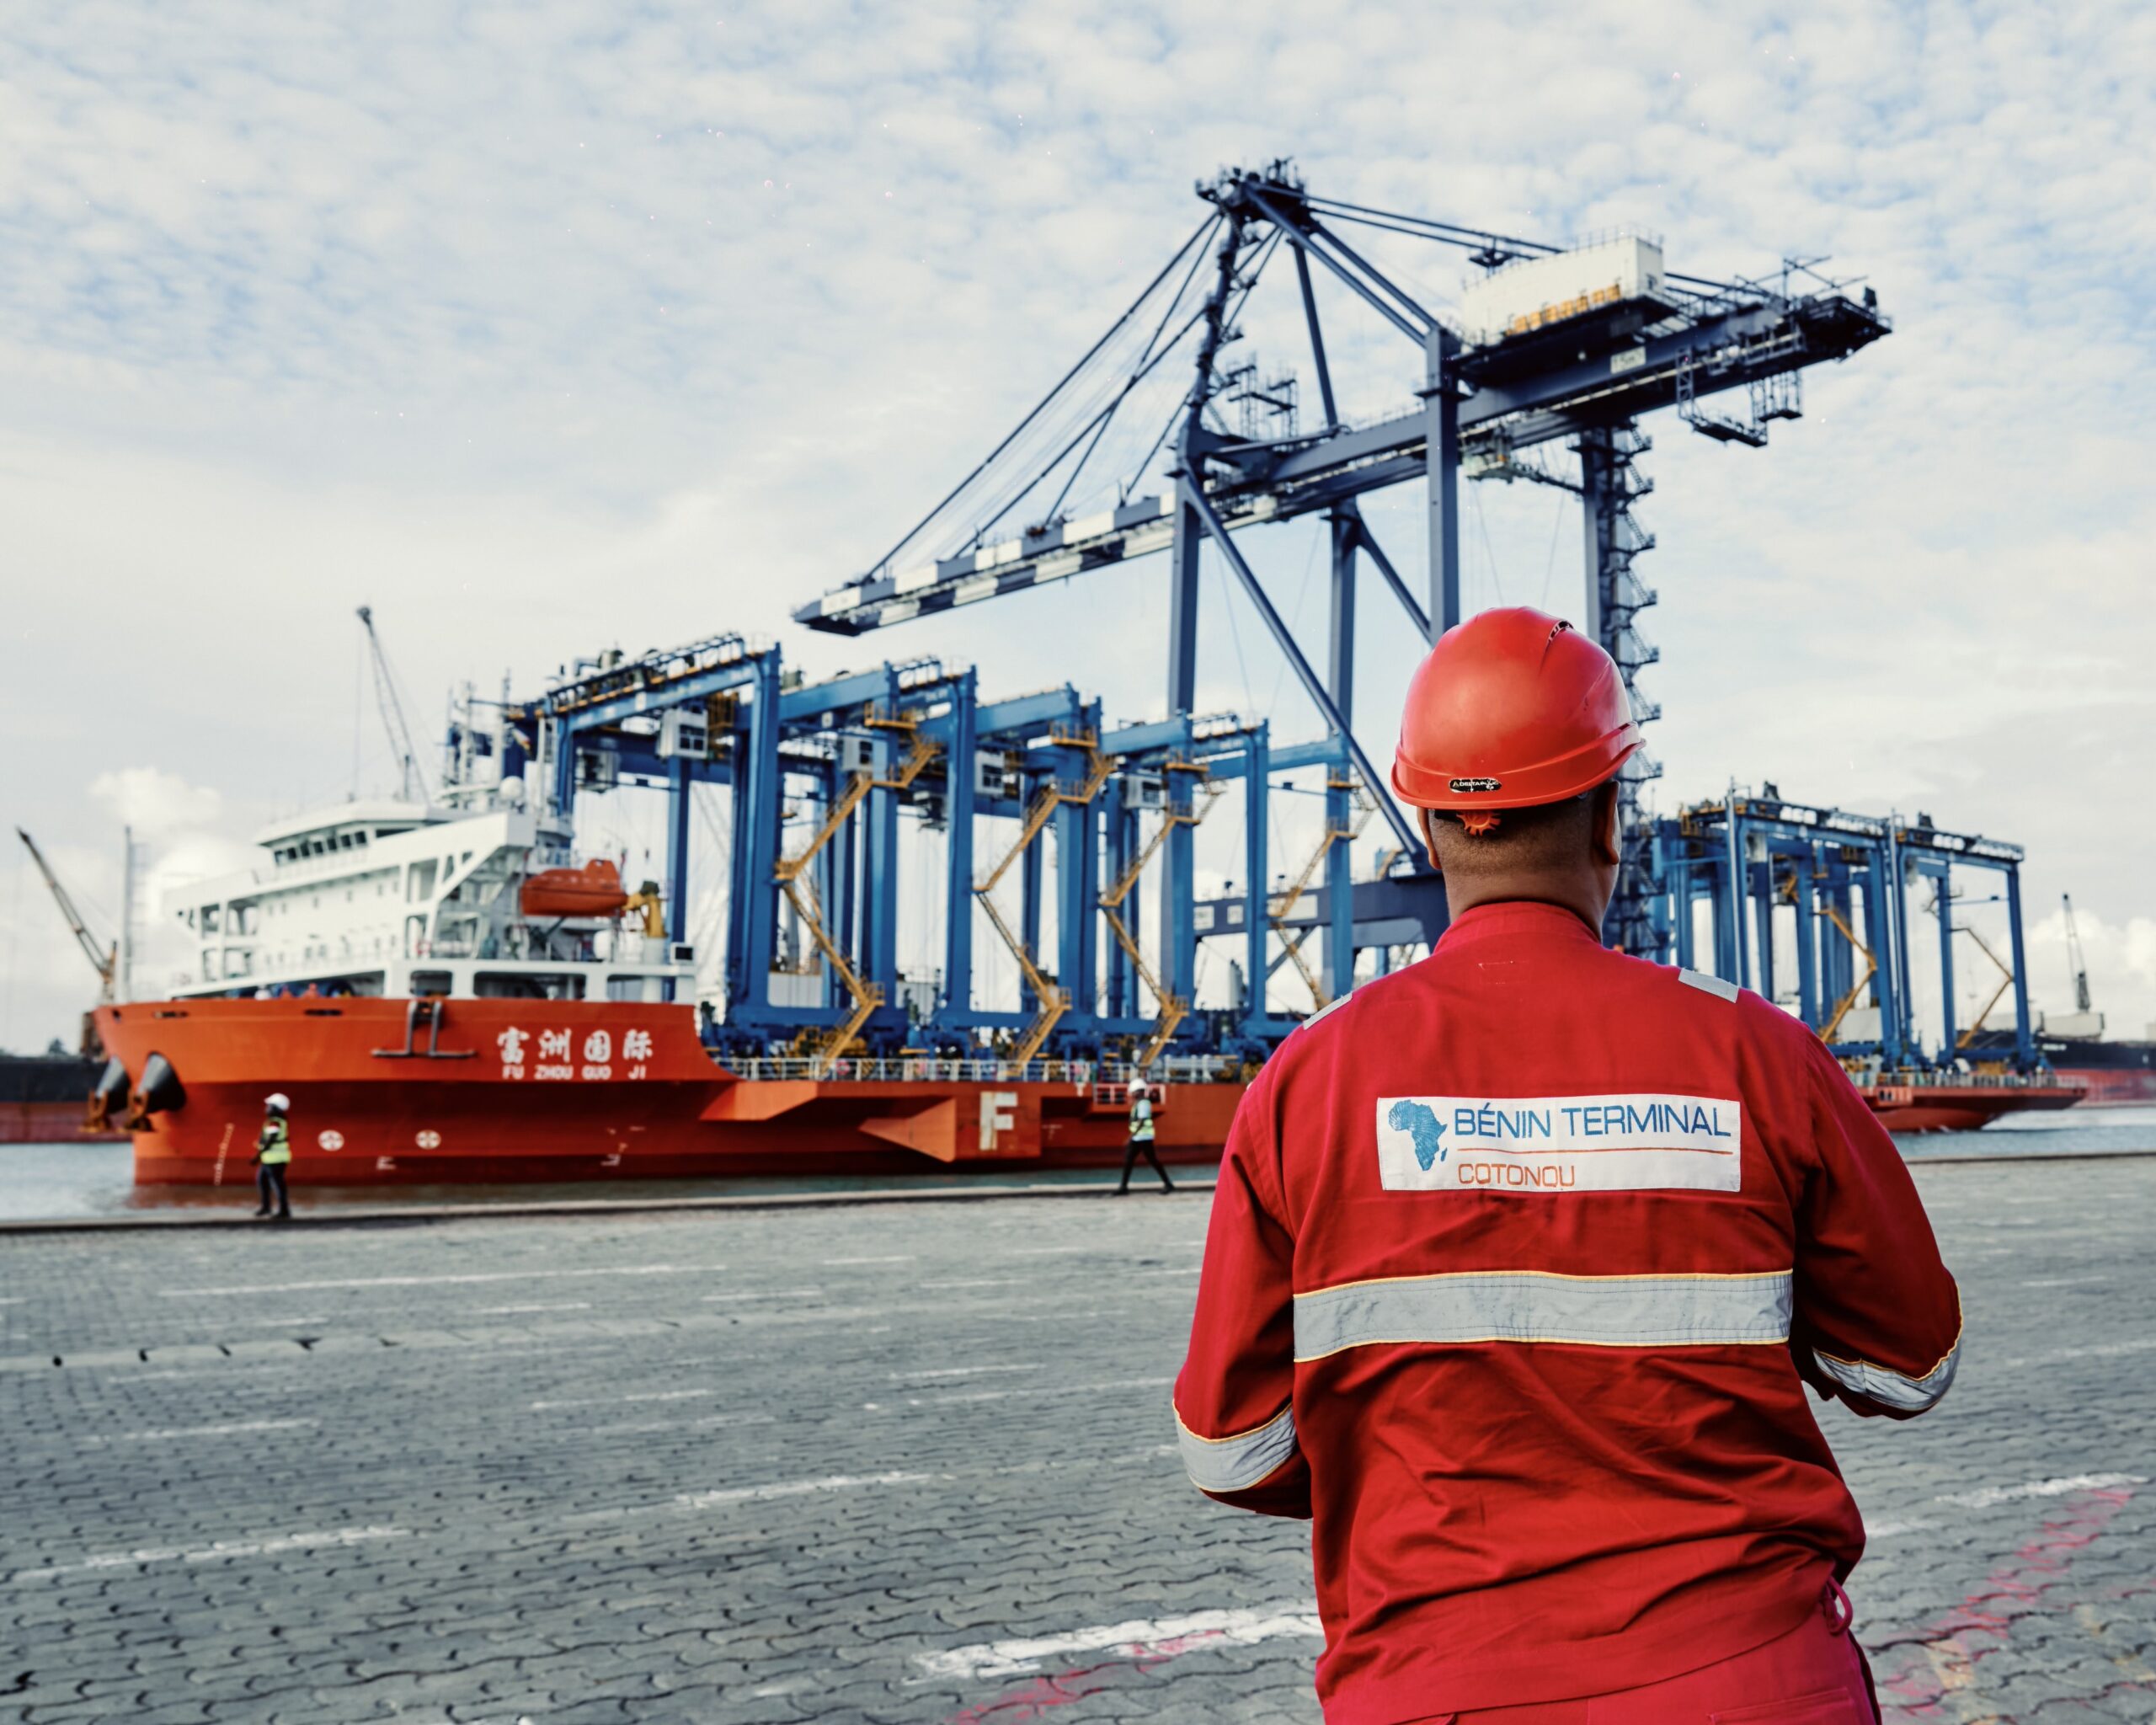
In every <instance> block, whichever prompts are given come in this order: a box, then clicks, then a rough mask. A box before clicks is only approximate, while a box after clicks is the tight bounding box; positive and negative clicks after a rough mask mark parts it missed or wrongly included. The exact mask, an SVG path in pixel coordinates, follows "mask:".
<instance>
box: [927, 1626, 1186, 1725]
mask: <svg viewBox="0 0 2156 1725" xmlns="http://www.w3.org/2000/svg"><path fill="white" fill-rule="evenodd" d="M1222 1638H1223V1637H1220V1636H1219V1635H1218V1634H1214V1633H1208V1634H1204V1635H1186V1636H1179V1637H1177V1638H1176V1639H1175V1640H1173V1641H1171V1642H1159V1643H1157V1644H1156V1646H1155V1648H1154V1650H1152V1651H1150V1652H1149V1653H1145V1654H1144V1655H1143V1656H1141V1657H1139V1658H1134V1659H1103V1660H1102V1661H1101V1663H1100V1664H1097V1665H1080V1666H1077V1667H1075V1668H1074V1669H1070V1670H1068V1671H1058V1672H1057V1673H1055V1674H1054V1675H1053V1676H1050V1677H1036V1678H1035V1679H1033V1681H1032V1682H1031V1683H1028V1684H1027V1685H1025V1686H1024V1687H1023V1688H1022V1689H1014V1690H1007V1691H1006V1693H1004V1694H1002V1695H1000V1696H997V1697H996V1698H995V1700H994V1701H982V1702H980V1703H979V1704H978V1705H977V1706H970V1707H968V1708H966V1709H965V1710H964V1711H963V1712H958V1713H953V1714H952V1715H951V1717H950V1719H949V1720H948V1721H947V1725H1024V1722H1025V1721H1027V1720H1031V1719H1038V1718H1042V1717H1045V1716H1046V1715H1047V1714H1048V1712H1049V1710H1050V1709H1052V1708H1055V1707H1067V1706H1070V1704H1071V1703H1072V1702H1073V1701H1084V1700H1085V1699H1086V1697H1087V1696H1091V1695H1097V1694H1098V1693H1099V1692H1100V1691H1101V1690H1104V1689H1107V1688H1109V1687H1110V1686H1111V1681H1110V1680H1111V1679H1112V1678H1113V1677H1114V1676H1115V1675H1116V1674H1119V1673H1121V1672H1125V1671H1131V1672H1137V1673H1139V1674H1143V1673H1145V1672H1147V1671H1150V1670H1151V1669H1153V1668H1154V1667H1155V1665H1159V1664H1165V1663H1166V1661H1168V1660H1170V1659H1172V1658H1175V1657H1176V1655H1177V1654H1178V1653H1188V1652H1190V1650H1191V1649H1192V1648H1196V1647H1201V1646H1203V1644H1204V1643H1206V1642H1214V1641H1219V1640H1221V1639H1222Z"/></svg>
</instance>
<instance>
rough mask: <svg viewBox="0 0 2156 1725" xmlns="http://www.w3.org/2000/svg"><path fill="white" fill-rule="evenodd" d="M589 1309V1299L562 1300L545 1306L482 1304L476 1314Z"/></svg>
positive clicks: (507, 1314)
mask: <svg viewBox="0 0 2156 1725" xmlns="http://www.w3.org/2000/svg"><path fill="white" fill-rule="evenodd" d="M590 1310H591V1302H590V1300H557V1301H555V1302H554V1303H552V1305H547V1306H480V1307H478V1316H481V1317H509V1316H512V1315H514V1314H515V1313H518V1312H526V1311H590Z"/></svg>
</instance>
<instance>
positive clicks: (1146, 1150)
mask: <svg viewBox="0 0 2156 1725" xmlns="http://www.w3.org/2000/svg"><path fill="white" fill-rule="evenodd" d="M1153 1109H1154V1101H1153V1091H1152V1087H1151V1086H1150V1085H1145V1084H1134V1085H1132V1086H1131V1087H1130V1141H1129V1143H1128V1144H1126V1145H1124V1146H1123V1184H1121V1185H1120V1186H1118V1187H1117V1188H1116V1189H1115V1193H1116V1196H1117V1197H1118V1198H1121V1197H1123V1195H1124V1194H1126V1193H1128V1192H1129V1190H1130V1172H1131V1170H1132V1169H1133V1168H1134V1167H1137V1166H1138V1158H1139V1156H1144V1157H1145V1160H1146V1161H1147V1162H1150V1163H1152V1165H1153V1172H1155V1173H1156V1174H1158V1175H1159V1176H1160V1177H1161V1190H1162V1191H1163V1192H1172V1191H1174V1190H1175V1189H1176V1188H1175V1183H1174V1182H1173V1181H1171V1180H1170V1179H1169V1178H1168V1171H1167V1170H1166V1168H1164V1167H1161V1159H1160V1157H1159V1156H1156V1155H1155V1154H1154V1152H1153Z"/></svg>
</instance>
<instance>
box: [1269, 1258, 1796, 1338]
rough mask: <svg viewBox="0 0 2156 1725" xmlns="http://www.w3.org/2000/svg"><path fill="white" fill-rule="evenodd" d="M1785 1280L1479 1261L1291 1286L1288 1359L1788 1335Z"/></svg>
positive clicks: (1786, 1276) (1773, 1274) (1785, 1275)
mask: <svg viewBox="0 0 2156 1725" xmlns="http://www.w3.org/2000/svg"><path fill="white" fill-rule="evenodd" d="M1792 1291H1793V1277H1792V1274H1791V1273H1790V1271H1788V1270H1770V1271H1765V1272H1760V1273H1755V1274H1735V1275H1722V1274H1695V1275H1684V1274H1677V1275H1648V1276H1566V1275H1558V1274H1551V1273H1550V1272H1546V1271H1541V1270H1478V1271H1471V1272H1468V1273H1466V1274H1454V1275H1441V1276H1401V1277H1396V1278H1391V1279H1386V1280H1383V1281H1373V1282H1347V1283H1343V1284H1341V1285H1340V1286H1338V1287H1334V1288H1320V1289H1317V1290H1314V1291H1313V1292H1310V1293H1308V1294H1298V1295H1296V1296H1295V1358H1296V1359H1323V1358H1325V1356H1326V1355H1327V1354H1337V1353H1339V1352H1341V1351H1342V1349H1344V1348H1369V1347H1377V1346H1382V1345H1385V1344H1388V1343H1429V1344H1434V1345H1443V1344H1446V1343H1453V1344H1460V1343H1474V1342H1542V1343H1572V1344H1574V1345H1577V1346H1582V1347H1590V1348H1715V1347H1728V1346H1732V1345H1733V1346H1744V1347H1750V1346H1758V1345H1764V1344H1768V1343H1777V1344H1778V1343H1785V1342H1786V1341H1787V1340H1788V1339H1789V1325H1790V1300H1791V1296H1792Z"/></svg>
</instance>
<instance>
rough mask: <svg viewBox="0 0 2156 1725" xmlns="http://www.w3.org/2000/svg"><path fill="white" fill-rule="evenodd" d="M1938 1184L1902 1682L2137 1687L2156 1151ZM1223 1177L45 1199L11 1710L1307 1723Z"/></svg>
mask: <svg viewBox="0 0 2156 1725" xmlns="http://www.w3.org/2000/svg"><path fill="white" fill-rule="evenodd" d="M1917 1178H1918V1180H1919V1183H1920V1184H1921V1186H1922V1188H1923V1190H1924V1196H1925V1199H1926V1200H1927V1202H1928V1203H1929V1205H1930V1206H1931V1209H1932V1212H1933V1215H1934V1216H1935V1220H1936V1221H1937V1224H1938V1226H1939V1228H1940V1234H1941V1236H1942V1238H1943V1241H1944V1242H1945V1248H1946V1254H1947V1258H1948V1261H1949V1262H1950V1263H1951V1264H1952V1265H1953V1267H1954V1268H1956V1271H1957V1272H1958V1273H1959V1274H1961V1278H1962V1280H1963V1286H1964V1293H1965V1299H1966V1302H1967V1312H1968V1322H1969V1333H1970V1336H1971V1338H1972V1340H1971V1343H1970V1346H1969V1348H1968V1354H1967V1359H1966V1361H1965V1363H1964V1365H1963V1368H1962V1371H1961V1376H1960V1379H1959V1381H1957V1383H1956V1386H1955V1389H1954V1391H1953V1393H1952V1394H1951V1396H1950V1397H1948V1399H1947V1401H1946V1402H1945V1403H1944V1404H1943V1405H1942V1407H1940V1409H1939V1410H1938V1412H1936V1413H1934V1414H1932V1415H1930V1416H1928V1417H1927V1418H1924V1419H1922V1420H1919V1421H1916V1422H1914V1423H1908V1424H1903V1425H1894V1424H1890V1423H1887V1422H1883V1421H1879V1422H1858V1421H1856V1420H1854V1419H1852V1418H1848V1417H1847V1416H1845V1415H1844V1414H1843V1413H1841V1411H1840V1410H1838V1409H1833V1408H1829V1409H1827V1410H1825V1415H1824V1418H1825V1423H1826V1425H1827V1429H1828V1434H1829V1435H1830V1437H1831V1438H1832V1439H1833V1441H1834V1443H1835V1445H1836V1448H1837V1450H1838V1453H1839V1455H1841V1457H1842V1459H1843V1461H1844V1466H1845V1468H1846V1470H1847V1471H1848V1473H1849V1477H1850V1480H1851V1482H1852V1484H1853V1485H1854V1488H1855V1490H1856V1493H1857V1495H1858V1497H1859V1498H1860V1501H1861V1502H1862V1503H1863V1505H1864V1507H1865V1512H1866V1515H1867V1519H1869V1521H1870V1525H1871V1528H1872V1549H1871V1552H1870V1555H1869V1556H1868V1557H1866V1559H1865V1562H1864V1564H1863V1565H1862V1567H1860V1569H1859V1570H1858V1572H1857V1574H1856V1577H1855V1578H1854V1582H1853V1583H1852V1585H1851V1588H1850V1592H1851V1594H1852V1596H1853V1597H1854V1600H1855V1603H1856V1606H1857V1610H1858V1613H1859V1623H1860V1630H1861V1632H1862V1634H1863V1636H1864V1638H1865V1641H1866V1642H1867V1643H1868V1645H1869V1646H1870V1648H1871V1649H1872V1658H1873V1663H1874V1666H1875V1669H1876V1671H1877V1673H1878V1675H1879V1678H1880V1681H1881V1694H1882V1699H1883V1700H1884V1701H1886V1702H1887V1718H1888V1719H1890V1720H1894V1721H1915V1720H1919V1719H1922V1720H1934V1719H1947V1720H1977V1719H1983V1720H1990V1721H1996V1722H2000V1725H2040V1722H2041V1725H2063V1722H2068V1721H2075V1722H2079V1721H2084V1720H2087V1721H2095V1720H2110V1719H2121V1718H2133V1719H2140V1720H2144V1721H2145V1720H2147V1719H2148V1717H2150V1716H2151V1715H2152V1714H2156V1669H2153V1668H2152V1661H2156V1582H2153V1581H2152V1578H2151V1576H2150V1573H2149V1565H2148V1551H2149V1550H2150V1549H2151V1543H2152V1541H2153V1540H2156V1481H2152V1480H2151V1479H2149V1478H2144V1477H2140V1476H2156V1451H2152V1446H2151V1444H2150V1441H2149V1434H2150V1431H2151V1429H2152V1423H2156V1372H2152V1371H2151V1370H2150V1364H2151V1359H2150V1356H2151V1355H2152V1354H2156V1284H2152V1282H2151V1279H2150V1278H2149V1277H2148V1274H2147V1273H2146V1269H2145V1242H2146V1241H2147V1239H2148V1236H2149V1234H2150V1231H2151V1229H2152V1227H2156V1160H2140V1159H2116V1160H2107V1161H2087V1162H2053V1163H2029V1162H2021V1163H2012V1164H1996V1163H1994V1164H1991V1165H1981V1164H1960V1165H1932V1166H1923V1165H1919V1167H1918V1168H1917ZM1208 1201H1209V1200H1208V1198H1207V1196H1206V1194H1203V1193H1191V1194H1186V1195H1182V1196H1179V1197H1177V1198H1173V1199H1164V1198H1162V1197H1160V1196H1158V1195H1156V1194H1155V1193H1153V1192H1150V1191H1146V1190H1144V1189H1143V1188H1134V1191H1133V1194H1132V1195H1131V1196H1130V1197H1129V1198H1128V1199H1122V1200H1113V1199H1107V1198H1105V1197H1103V1198H1101V1199H1098V1200H1097V1201H1093V1202H1074V1201H1070V1200H1068V1199H1059V1200H1056V1201H1048V1200H1044V1199H1033V1198H1012V1199H1005V1200H1001V1201H999V1202H995V1203H989V1204H954V1203H944V1202H935V1201H915V1202H909V1203H905V1204H886V1205H878V1206H874V1207H860V1208H802V1209H796V1210H776V1211H775V1210H758V1211H739V1210H717V1211H703V1212H691V1213H675V1214H666V1215H660V1214H645V1215H576V1216H553V1217H546V1216H523V1217H502V1216H494V1217H462V1218H457V1219H454V1220H440V1221H438V1222H435V1224H433V1225H431V1226H420V1227H404V1228H397V1229H388V1230H385V1229H381V1228H372V1227H344V1226H319V1225H314V1224H309V1223H307V1222H302V1223H300V1224H296V1225H295V1226H291V1227H290V1228H275V1227H264V1228H253V1227H250V1228H248V1229H245V1230H239V1229H235V1230H232V1231H230V1232H226V1233H217V1232H205V1231H200V1230H198V1229H192V1228H189V1229H181V1230H171V1229H156V1228H152V1229H147V1230H144V1229H131V1230H127V1231H91V1232H77V1233H65V1234H58V1233H56V1234H50V1235H45V1236H15V1237H12V1238H9V1239H8V1240H7V1241H6V1242H5V1250H4V1255H3V1256H0V1284H3V1285H0V1356H6V1357H5V1358H4V1359H0V1398H3V1399H4V1405H5V1406H6V1407H7V1408H8V1416H7V1434H8V1443H9V1450H10V1455H11V1459H12V1461H13V1464H14V1465H13V1466H12V1467H11V1468H10V1470H9V1477H8V1482H6V1484H5V1485H4V1486H0V1609H4V1613H5V1617H6V1621H7V1624H8V1632H9V1634H8V1638H9V1641H10V1644H11V1645H12V1646H13V1647H14V1648H17V1649H18V1653H17V1657H16V1658H14V1660H13V1662H12V1663H11V1664H10V1665H9V1666H8V1669H7V1671H6V1673H5V1680H6V1682H7V1684H8V1685H10V1686H9V1687H8V1688H7V1690H6V1691H5V1695H4V1700H0V1717H4V1718H10V1719H15V1718H19V1719H24V1720H32V1721H40V1722H41V1721H45V1720H47V1719H50V1720H55V1721H62V1720H78V1719H79V1720H90V1719H104V1718H115V1717H125V1718H130V1719H137V1720H141V1721H146V1722H148V1721H163V1720H179V1719H196V1720H200V1719H205V1718H210V1719H216V1720H217V1721H220V1722H243V1721H264V1722H267V1721H271V1720H277V1721H293V1722H308V1721H324V1722H327V1721H335V1722H338V1725H350V1722H355V1721H364V1720H372V1719H388V1718H392V1717H402V1718H403V1719H405V1720H407V1721H425V1722H428V1725H440V1722H444V1721H446V1720H451V1719H455V1720H474V1721H490V1722H498V1725H511V1722H514V1721H518V1720H528V1721H530V1722H531V1725H571V1722H575V1725H582V1722H586V1721H599V1720H609V1721H626V1720H643V1721H651V1720H662V1719H664V1720H675V1719H684V1718H694V1719H696V1720H697V1721H699V1722H702V1725H749V1722H751V1721H755V1722H766V1725H776V1722H782V1721H789V1720H834V1721H846V1722H855V1721H878V1722H880V1721H937V1722H962V1725H992V1722H993V1725H1002V1722H1012V1721H1018V1720H1023V1719H1032V1718H1052V1719H1054V1720H1056V1721H1058V1722H1059V1725H1089V1722H1105V1721H1110V1720H1129V1719H1138V1718H1143V1719H1145V1720H1148V1721H1158V1722H1164V1725H1173V1722H1181V1721H1196V1720H1226V1719H1234V1720H1236V1721H1238V1722H1266V1721H1299V1722H1310V1725H1315V1721H1316V1720H1317V1717H1318V1712H1317V1708H1316V1706H1315V1701H1313V1700H1312V1699H1311V1696H1310V1688H1309V1683H1310V1665H1311V1661H1312V1658H1313V1655H1314V1653H1315V1648H1316V1646H1317V1642H1316V1640H1315V1634H1314V1624H1313V1622H1312V1620H1311V1618H1310V1610H1311V1606H1310V1575H1309V1567H1308V1559H1307V1556H1306V1551H1305V1543H1304V1540H1305V1535H1304V1530H1303V1529H1302V1528H1301V1527H1300V1526H1299V1525H1292V1524H1286V1523H1281V1522H1275V1521H1267V1520H1262V1519H1257V1518H1255V1517H1251V1516H1247V1515H1241V1514H1235V1513H1234V1512H1231V1511H1229V1510H1226V1509H1220V1508H1218V1507H1217V1506H1214V1505H1213V1504H1211V1503H1208V1502H1206V1501H1205V1500H1204V1499H1203V1498H1199V1497H1198V1495H1197V1494H1196V1493H1194V1492H1193V1491H1192V1490H1191V1489H1190V1488H1189V1487H1188V1486H1187V1484H1186V1483H1185V1482H1184V1481H1183V1478H1182V1473H1181V1470H1180V1467H1179V1465H1178V1463H1177V1460H1176V1457H1175V1455H1174V1453H1173V1445H1172V1441H1171V1438H1172V1430H1171V1426H1170V1423H1169V1418H1168V1413H1167V1395H1168V1381H1169V1379H1170V1376H1171V1374H1172V1373H1173V1371H1174V1370H1175V1369H1176V1365H1177V1361H1178V1359H1179V1358H1180V1356H1181V1353H1182V1344H1183V1340H1184V1337H1185V1333H1186V1330H1187V1323H1188V1317H1189V1309H1190V1303H1191V1298H1192V1292H1193V1288H1194V1286H1195V1275H1196V1269H1197V1266H1198V1256H1199V1252H1200V1249H1201V1245H1202V1237H1203V1227H1204V1222H1205V1216H1206V1209H1207V1204H1208ZM56 1357H57V1359H59V1360H60V1362H61V1363H60V1364H59V1365H55V1364H54V1363H53V1361H54V1359H55V1358H56Z"/></svg>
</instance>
